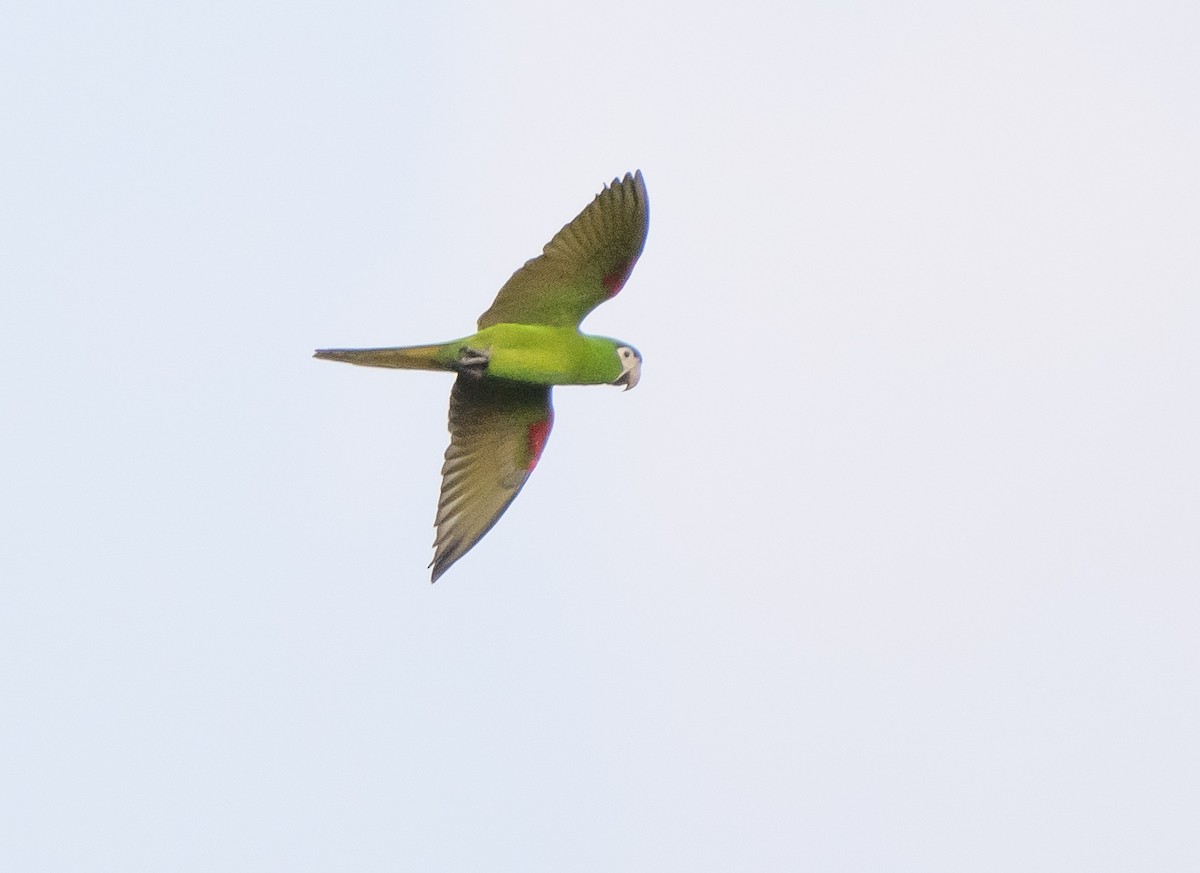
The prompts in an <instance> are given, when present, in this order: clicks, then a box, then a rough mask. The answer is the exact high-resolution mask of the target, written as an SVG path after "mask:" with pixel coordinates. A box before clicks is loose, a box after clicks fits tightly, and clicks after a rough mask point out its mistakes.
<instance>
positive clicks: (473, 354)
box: [454, 346, 492, 379]
mask: <svg viewBox="0 0 1200 873" xmlns="http://www.w3.org/2000/svg"><path fill="white" fill-rule="evenodd" d="M491 359H492V356H491V354H490V353H489V352H487V351H484V350H480V349H473V348H470V347H469V346H464V347H463V350H462V351H460V352H459V353H458V360H457V361H455V362H454V369H455V370H457V371H458V372H459V373H461V374H462V375H464V376H470V377H471V378H472V379H482V378H483V377H484V375H485V374H486V373H487V367H488V362H489V361H491Z"/></svg>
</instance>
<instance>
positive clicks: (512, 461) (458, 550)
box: [429, 376, 554, 582]
mask: <svg viewBox="0 0 1200 873" xmlns="http://www.w3.org/2000/svg"><path fill="white" fill-rule="evenodd" d="M553 421H554V410H553V409H552V408H551V406H550V386H548V385H527V384H524V383H521V382H505V381H502V380H497V379H476V378H473V377H471V376H459V377H458V379H457V380H456V381H455V383H454V389H453V390H452V391H451V392H450V447H449V448H448V449H446V462H445V463H444V464H443V465H442V494H441V497H440V498H439V499H438V511H437V519H436V520H435V521H434V525H435V527H436V528H437V536H436V537H435V539H434V543H433V546H434V555H433V562H432V563H431V564H430V565H429V566H431V567H432V568H433V581H434V582H436V581H437V580H438V577H439V576H441V575H442V574H443V573H445V572H446V570H448V569H449V568H450V565H451V564H453V563H454V562H455V561H457V560H458V559H459V558H461V557H462V556H463V555H465V554H466V553H467V552H468V551H470V549H471V547H472V546H474V545H475V544H476V543H477V542H479V540H480V539H482V537H483V535H484V534H486V533H487V532H488V531H489V530H491V528H492V525H494V524H495V523H496V522H497V521H498V520H499V519H500V516H501V515H503V514H504V510H506V509H508V505H509V504H510V503H512V502H513V499H514V498H515V497H516V496H517V494H518V493H519V492H520V490H521V487H522V486H523V485H524V484H525V480H526V479H528V478H529V474H530V473H531V472H533V468H534V467H535V466H536V465H537V462H538V458H539V457H541V454H542V447H543V446H544V445H545V444H546V438H547V437H548V436H549V435H550V426H551V424H552V423H553Z"/></svg>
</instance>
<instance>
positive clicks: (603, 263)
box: [479, 170, 650, 330]
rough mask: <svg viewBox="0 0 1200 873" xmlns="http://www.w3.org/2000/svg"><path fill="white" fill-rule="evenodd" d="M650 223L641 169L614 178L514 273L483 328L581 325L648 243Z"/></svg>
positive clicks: (610, 293) (481, 324)
mask: <svg viewBox="0 0 1200 873" xmlns="http://www.w3.org/2000/svg"><path fill="white" fill-rule="evenodd" d="M649 226H650V204H649V201H648V199H647V197H646V183H645V182H643V181H642V171H641V170H638V171H637V172H636V173H634V174H633V175H630V174H629V173H626V174H625V178H624V179H613V181H612V184H611V185H609V186H606V187H605V189H604V190H603V191H601V192H600V193H599V194H597V195H596V199H595V200H593V201H592V202H591V203H590V204H588V206H587V208H586V209H584V210H583V212H581V213H579V215H577V216H576V217H575V220H574V221H572V222H571V223H570V224H568V225H567V226H566V227H564V228H563V229H562V230H560V231H559V232H558V233H557V234H555V236H554V239H552V240H550V242H548V243H547V244H546V247H545V249H543V251H542V254H541V255H540V256H539V257H536V258H533V259H532V260H529V261H526V262H525V266H523V267H521V269H519V270H517V272H515V273H513V274H512V278H511V279H509V280H508V281H507V282H505V283H504V287H503V288H501V289H500V293H499V294H497V295H496V299H495V301H494V302H493V303H492V306H491V308H490V309H489V310H488V311H487V312H485V313H484V314H483V315H481V316H480V317H479V329H480V330H483V328H485V327H490V326H491V325H493V324H501V323H504V324H548V325H554V326H556V327H578V326H579V323H580V322H581V321H583V319H584V316H586V315H587V314H588V313H589V312H591V311H592V310H593V309H595V308H596V307H597V306H599V305H600V304H601V303H603V302H604V301H605V300H607V299H608V298H610V297H613V296H615V295H616V293H617V292H618V291H620V290H621V286H622V285H624V284H625V280H626V279H628V278H629V274H630V272H632V270H633V265H634V264H636V263H637V259H638V256H639V255H640V254H641V253H642V247H643V246H644V245H645V244H646V231H647V229H648V228H649Z"/></svg>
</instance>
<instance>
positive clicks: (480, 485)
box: [314, 170, 650, 582]
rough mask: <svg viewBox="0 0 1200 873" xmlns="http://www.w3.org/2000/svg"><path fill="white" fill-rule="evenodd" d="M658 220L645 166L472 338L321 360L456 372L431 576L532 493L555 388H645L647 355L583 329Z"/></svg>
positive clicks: (550, 253)
mask: <svg viewBox="0 0 1200 873" xmlns="http://www.w3.org/2000/svg"><path fill="white" fill-rule="evenodd" d="M649 219H650V211H649V200H648V198H647V195H646V183H645V182H644V180H643V179H642V173H641V170H638V171H637V172H635V173H632V174H630V173H626V174H625V176H624V178H621V179H613V181H612V183H611V184H609V185H605V186H604V189H603V190H602V191H601V192H600V193H599V194H597V195H596V197H595V198H594V199H593V200H592V202H591V203H590V204H588V206H587V207H585V208H584V210H583V211H582V212H580V213H579V215H577V216H576V217H575V218H574V219H573V220H572V221H571V222H569V223H568V224H566V225H565V226H564V227H563V228H562V230H560V231H559V232H558V233H557V234H555V235H554V238H553V239H551V240H550V242H548V243H547V244H546V245H545V246H544V248H543V249H542V254H541V255H539V256H537V257H535V258H532V259H530V260H528V261H526V262H525V265H524V266H522V267H521V268H520V269H518V270H517V271H516V272H515V273H513V274H512V277H511V278H509V280H508V281H507V282H505V283H504V285H503V286H502V287H501V288H500V291H499V293H498V294H497V295H496V299H495V300H494V301H493V302H492V305H491V307H489V308H488V310H487V311H486V312H484V313H483V315H481V316H480V317H479V320H478V322H477V324H476V332H475V333H473V334H471V335H470V336H467V337H463V338H461V339H456V340H451V341H450V342H444V343H438V344H435V345H425V346H402V347H397V348H370V349H318V350H317V351H316V352H315V353H314V357H316V358H319V359H321V360H326V361H344V362H346V363H350V364H358V365H360V366H364V367H392V368H398V369H404V370H444V371H447V372H452V373H455V374H456V376H455V380H454V385H453V387H452V388H451V390H450V416H449V430H450V446H449V447H448V448H447V449H446V454H445V460H444V463H443V464H442V470H441V475H442V484H441V493H440V495H439V497H438V505H437V514H436V517H435V519H434V528H435V536H434V543H433V548H434V555H433V560H432V561H431V562H430V564H429V567H431V568H432V571H433V572H432V578H431V581H433V582H437V580H438V579H439V578H440V577H441V576H442V574H443V573H445V572H446V571H447V570H448V569H450V567H451V566H452V565H453V564H454V563H455V562H456V561H458V560H459V559H460V558H461V557H463V555H465V554H466V553H467V552H468V551H470V550H471V548H472V547H474V546H475V544H476V543H478V542H479V541H480V540H481V539H482V538H483V536H484V535H485V534H486V533H487V532H488V531H490V530H491V529H492V527H493V526H494V525H495V524H496V522H497V521H499V520H500V516H502V515H503V514H504V512H505V510H506V509H508V507H509V506H510V505H511V504H512V502H513V500H514V499H516V496H517V494H518V493H520V491H521V488H522V487H524V485H525V482H526V481H527V480H528V479H529V475H530V474H531V473H532V472H533V469H534V467H536V466H537V463H538V459H539V458H540V457H541V455H542V450H543V449H544V448H545V446H546V440H547V438H548V437H549V435H550V428H551V427H552V426H553V423H554V409H553V406H552V405H551V399H550V392H551V389H552V388H553V387H554V386H555V385H602V384H608V385H617V386H622V387H623V388H624V389H625V390H626V391H628V390H629V389H631V388H633V387H634V386H636V385H637V384H638V381H639V380H640V379H641V372H642V355H641V353H640V352H639V351H638V350H637V349H636V348H634V347H633V346H632V345H630V344H629V343H626V342H623V341H621V340H617V339H613V338H611V337H604V336H591V335H589V334H585V333H583V332H581V331H580V329H579V328H580V324H581V323H582V322H583V319H584V318H585V317H586V316H587V314H588V313H589V312H591V311H592V310H593V309H595V308H596V307H597V306H599V305H600V304H601V303H603V302H604V301H605V300H608V299H610V298H612V297H615V296H616V295H617V293H618V292H619V291H620V290H621V288H622V287H624V285H625V283H626V281H627V280H628V279H629V275H630V273H631V272H632V271H633V266H634V264H636V263H637V260H638V258H639V257H640V256H641V253H642V249H643V247H644V246H645V244H646V233H647V230H648V228H649Z"/></svg>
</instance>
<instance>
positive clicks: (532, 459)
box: [525, 412, 554, 471]
mask: <svg viewBox="0 0 1200 873" xmlns="http://www.w3.org/2000/svg"><path fill="white" fill-rule="evenodd" d="M553 425H554V413H553V412H551V413H550V414H549V415H548V416H547V417H546V418H545V419H544V420H542V421H535V422H534V423H533V424H531V425H529V465H528V466H527V467H526V468H525V469H526V470H528V471H532V470H533V468H534V467H536V466H537V462H538V458H540V457H541V456H542V449H544V448H545V447H546V437H548V436H550V428H551V427H552V426H553Z"/></svg>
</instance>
